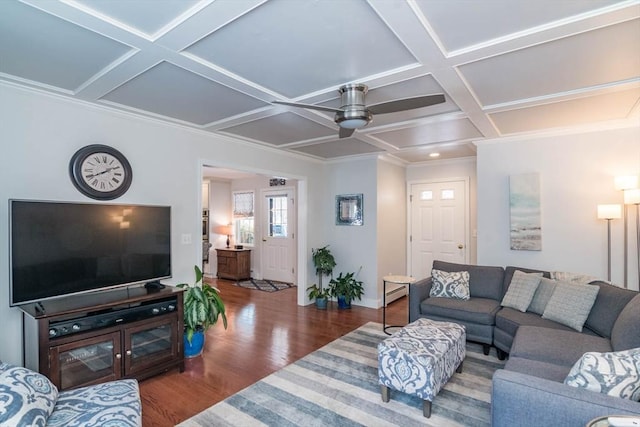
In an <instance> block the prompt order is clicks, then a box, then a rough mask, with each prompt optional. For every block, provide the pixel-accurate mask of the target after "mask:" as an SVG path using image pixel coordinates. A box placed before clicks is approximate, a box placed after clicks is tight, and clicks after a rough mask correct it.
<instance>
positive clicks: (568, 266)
mask: <svg viewBox="0 0 640 427" xmlns="http://www.w3.org/2000/svg"><path fill="white" fill-rule="evenodd" d="M477 163H478V263H479V264H492V265H502V266H505V265H516V266H523V267H534V268H540V269H545V270H558V271H569V272H579V273H584V274H589V275H593V276H597V277H601V278H605V279H606V275H607V242H606V233H607V232H606V221H603V220H598V219H596V206H597V205H598V204H604V203H622V193H621V192H619V191H616V190H615V189H614V186H613V180H614V177H615V176H616V175H629V174H640V128H638V127H635V128H626V129H617V130H604V131H599V132H592V133H584V134H572V135H563V136H554V137H539V138H535V139H534V138H530V139H527V140H519V141H518V140H511V141H502V142H483V143H480V144H479V146H478V161H477ZM527 172H538V173H539V174H540V181H541V202H542V251H539V252H533V251H515V250H510V249H509V247H510V246H509V176H510V175H513V174H521V173H527ZM630 228H631V230H630V231H631V233H633V232H634V231H635V227H634V226H630ZM622 231H623V222H622V221H621V220H616V221H613V222H612V281H613V282H614V283H617V284H620V283H622V276H623V273H622V271H623V256H622V253H623V247H622V241H623V234H622ZM631 236H632V239H631V241H632V242H634V240H633V234H631ZM634 246H635V245H634ZM629 260H630V264H629V273H630V274H629V279H630V280H629V283H630V286H629V287H630V288H632V289H636V290H637V289H638V277H637V262H638V261H637V260H638V254H637V253H636V252H635V248H634V249H632V251H631V253H630V256H629Z"/></svg>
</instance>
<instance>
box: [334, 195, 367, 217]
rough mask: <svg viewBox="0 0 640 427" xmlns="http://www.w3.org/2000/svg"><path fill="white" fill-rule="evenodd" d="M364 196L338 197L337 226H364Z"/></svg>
mask: <svg viewBox="0 0 640 427" xmlns="http://www.w3.org/2000/svg"><path fill="white" fill-rule="evenodd" d="M362 210H363V206H362V194H341V195H339V196H336V225H362V224H363V223H364V221H363V216H362Z"/></svg>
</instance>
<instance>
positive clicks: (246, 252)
mask: <svg viewBox="0 0 640 427" xmlns="http://www.w3.org/2000/svg"><path fill="white" fill-rule="evenodd" d="M216 253H217V254H218V278H220V279H230V280H244V279H250V278H251V249H216Z"/></svg>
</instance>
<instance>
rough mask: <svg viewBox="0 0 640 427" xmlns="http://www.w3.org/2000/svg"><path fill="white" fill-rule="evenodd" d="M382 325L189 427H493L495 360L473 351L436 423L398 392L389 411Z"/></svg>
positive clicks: (472, 347)
mask: <svg viewBox="0 0 640 427" xmlns="http://www.w3.org/2000/svg"><path fill="white" fill-rule="evenodd" d="M386 337H387V335H385V334H383V332H382V325H381V324H379V323H373V322H369V323H367V324H366V325H364V326H362V327H360V328H358V329H356V330H354V331H352V332H350V333H348V334H347V335H345V336H343V337H341V338H339V339H337V340H335V341H333V342H331V343H329V344H327V345H326V346H324V347H322V348H321V349H319V350H316V351H314V352H313V353H311V354H309V355H307V356H305V357H303V358H302V359H300V360H298V361H297V362H295V363H292V364H291V365H289V366H286V367H285V368H283V369H281V370H279V371H277V372H275V373H273V374H271V375H269V376H267V377H265V378H264V379H262V380H260V381H258V382H257V383H255V384H253V385H251V386H249V387H247V388H246V389H244V390H242V391H240V392H238V393H236V394H234V395H233V396H230V397H228V398H227V399H225V400H223V401H222V402H220V403H218V404H216V405H214V406H212V407H210V408H209V409H206V410H204V411H203V412H201V413H199V414H198V415H196V416H194V417H192V418H190V419H188V420H186V421H184V422H183V423H181V424H180V425H179V426H180V427H205V426H243V427H245V426H246V427H253V426H277V427H288V426H291V427H293V426H296V427H297V426H305V427H308V426H309V427H310V426H319V427H320V426H323V427H324V426H350V427H351V426H402V427H411V426H434V427H447V426H488V425H490V401H491V396H490V393H491V376H492V375H493V372H494V371H495V370H496V369H498V368H500V367H502V366H503V365H504V362H501V361H499V360H498V359H497V358H496V356H495V354H493V351H494V350H492V354H490V355H489V356H485V355H483V354H482V347H481V346H480V345H476V344H473V343H468V344H467V356H466V359H465V361H464V365H463V372H462V373H461V374H454V376H453V377H452V378H451V379H450V380H449V382H448V383H447V385H446V386H445V387H444V389H443V390H441V391H440V393H439V394H438V396H437V397H436V398H435V400H434V402H433V406H432V413H431V418H424V417H423V416H422V401H421V400H420V399H418V398H416V397H412V396H407V395H405V394H403V393H399V392H395V393H394V392H393V391H392V392H391V400H390V401H389V402H388V403H383V402H382V400H381V397H380V386H379V385H378V367H377V366H378V365H377V350H376V346H377V345H378V343H379V342H380V341H381V340H383V339H384V338H386Z"/></svg>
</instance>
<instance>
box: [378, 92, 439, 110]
mask: <svg viewBox="0 0 640 427" xmlns="http://www.w3.org/2000/svg"><path fill="white" fill-rule="evenodd" d="M443 102H444V95H443V94H437V95H426V96H416V97H415V98H405V99H398V100H395V101H389V102H382V103H380V104H374V105H369V106H367V109H368V110H369V111H370V112H371V114H385V113H395V112H398V111H405V110H413V109H414V108H423V107H428V106H430V105H435V104H442V103H443Z"/></svg>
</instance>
